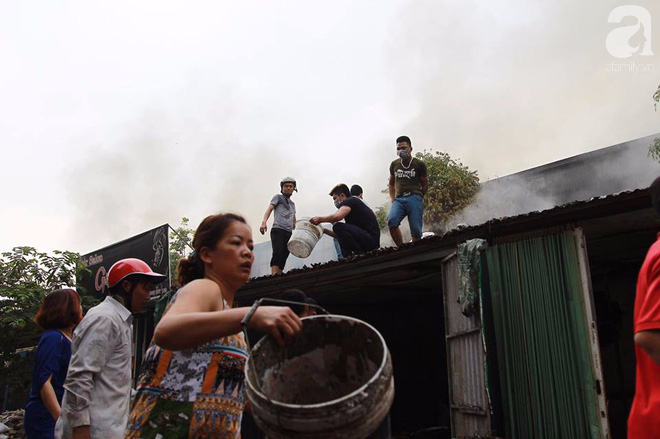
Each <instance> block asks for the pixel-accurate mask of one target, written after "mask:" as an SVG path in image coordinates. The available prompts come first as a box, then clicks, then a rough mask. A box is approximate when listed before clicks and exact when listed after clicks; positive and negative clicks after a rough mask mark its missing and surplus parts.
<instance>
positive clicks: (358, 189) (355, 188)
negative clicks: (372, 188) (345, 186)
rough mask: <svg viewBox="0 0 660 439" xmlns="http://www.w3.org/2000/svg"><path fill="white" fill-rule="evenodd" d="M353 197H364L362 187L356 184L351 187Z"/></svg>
mask: <svg viewBox="0 0 660 439" xmlns="http://www.w3.org/2000/svg"><path fill="white" fill-rule="evenodd" d="M351 195H353V196H354V197H357V196H358V195H362V186H360V185H359V184H354V185H353V186H351Z"/></svg>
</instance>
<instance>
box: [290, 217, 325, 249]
mask: <svg viewBox="0 0 660 439" xmlns="http://www.w3.org/2000/svg"><path fill="white" fill-rule="evenodd" d="M321 237H323V227H321V226H315V225H314V224H312V223H310V222H309V218H302V219H300V220H298V221H297V222H296V228H295V229H293V231H292V232H291V238H289V242H288V243H287V245H286V246H287V248H288V249H289V251H290V252H291V254H292V255H294V256H296V257H299V258H306V257H308V256H309V255H310V254H311V253H312V250H314V246H316V243H317V242H319V239H321Z"/></svg>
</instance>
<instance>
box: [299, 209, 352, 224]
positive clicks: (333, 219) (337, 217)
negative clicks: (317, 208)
mask: <svg viewBox="0 0 660 439" xmlns="http://www.w3.org/2000/svg"><path fill="white" fill-rule="evenodd" d="M349 213H351V208H350V207H348V206H341V207H340V208H339V209H338V210H337V211H336V212H335V213H333V214H330V215H328V216H315V217H314V218H312V219H310V220H309V222H310V223H312V224H314V225H319V224H321V223H338V222H339V221H341V220H343V219H344V218H346V216H347V215H348V214H349Z"/></svg>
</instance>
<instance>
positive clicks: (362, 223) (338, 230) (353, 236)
mask: <svg viewBox="0 0 660 439" xmlns="http://www.w3.org/2000/svg"><path fill="white" fill-rule="evenodd" d="M330 196H331V197H332V200H333V201H334V203H335V207H336V208H337V211H336V212H335V213H333V214H331V215H327V216H315V217H313V218H312V219H310V222H311V223H312V224H315V225H318V224H320V223H333V226H332V230H328V229H323V232H324V233H325V234H327V235H329V236H332V237H334V238H335V239H336V240H337V241H339V245H340V247H341V251H342V254H343V255H344V256H348V255H349V254H351V253H354V254H359V253H366V252H368V251H371V250H375V249H377V248H378V247H379V246H380V229H379V227H378V220H377V219H376V215H375V214H374V212H373V211H372V210H371V209H370V208H369V207H368V206H367V205H366V204H364V202H363V201H362V200H361V199H359V198H358V197H351V192H350V191H349V189H348V186H346V185H345V184H343V183H342V184H338V185H337V186H335V187H333V188H332V190H331V191H330ZM341 220H345V221H346V222H345V223H342V222H340V221H341Z"/></svg>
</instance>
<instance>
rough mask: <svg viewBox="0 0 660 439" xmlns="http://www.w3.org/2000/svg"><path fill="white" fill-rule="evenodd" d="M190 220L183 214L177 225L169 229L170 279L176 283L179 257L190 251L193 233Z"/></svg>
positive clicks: (172, 282)
mask: <svg viewBox="0 0 660 439" xmlns="http://www.w3.org/2000/svg"><path fill="white" fill-rule="evenodd" d="M189 222H190V220H189V219H188V218H186V217H185V216H184V217H183V218H181V223H180V224H179V227H177V228H176V229H174V230H171V231H170V281H171V285H176V278H177V275H178V271H177V268H178V265H179V259H181V258H185V257H186V255H187V254H188V253H189V252H190V251H192V239H193V235H194V233H195V230H194V229H191V228H190V227H189V226H188V224H189Z"/></svg>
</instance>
